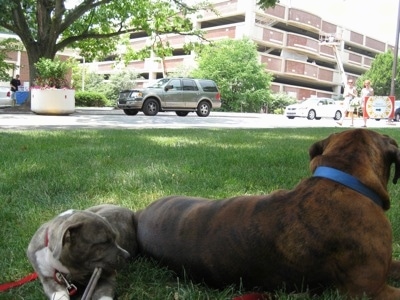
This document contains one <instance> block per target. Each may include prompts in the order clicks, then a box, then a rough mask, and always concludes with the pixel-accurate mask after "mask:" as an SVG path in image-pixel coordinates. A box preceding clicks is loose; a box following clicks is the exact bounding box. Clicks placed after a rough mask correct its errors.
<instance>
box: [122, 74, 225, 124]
mask: <svg viewBox="0 0 400 300" xmlns="http://www.w3.org/2000/svg"><path fill="white" fill-rule="evenodd" d="M117 106H118V108H121V109H123V110H124V112H125V114H127V115H130V116H133V115H136V114H137V113H138V112H139V111H143V113H144V114H145V115H147V116H155V115H156V114H157V113H158V112H159V111H175V113H176V114H177V115H178V116H181V117H184V116H187V115H188V113H189V112H196V113H197V115H198V116H199V117H207V116H208V115H209V114H210V111H211V109H213V108H220V107H221V95H220V93H219V90H218V87H217V85H216V84H215V82H214V81H212V80H209V79H193V78H163V79H160V80H158V81H157V82H156V83H155V84H154V85H152V86H149V87H147V88H145V89H134V90H124V91H121V92H120V94H119V99H118V103H117Z"/></svg>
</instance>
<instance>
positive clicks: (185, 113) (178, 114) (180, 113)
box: [175, 110, 189, 117]
mask: <svg viewBox="0 0 400 300" xmlns="http://www.w3.org/2000/svg"><path fill="white" fill-rule="evenodd" d="M175 113H176V115H177V116H180V117H186V116H187V115H188V114H189V112H188V111H179V110H177V111H176V112H175Z"/></svg>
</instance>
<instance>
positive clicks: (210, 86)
mask: <svg viewBox="0 0 400 300" xmlns="http://www.w3.org/2000/svg"><path fill="white" fill-rule="evenodd" d="M199 83H200V85H201V88H202V89H203V91H205V92H218V88H217V86H216V85H215V82H214V81H212V80H204V79H203V80H199Z"/></svg>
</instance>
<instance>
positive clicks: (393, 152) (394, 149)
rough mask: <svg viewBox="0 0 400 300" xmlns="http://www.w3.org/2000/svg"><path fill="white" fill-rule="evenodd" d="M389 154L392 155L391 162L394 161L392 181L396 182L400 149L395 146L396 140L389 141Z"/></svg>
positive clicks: (399, 162)
mask: <svg viewBox="0 0 400 300" xmlns="http://www.w3.org/2000/svg"><path fill="white" fill-rule="evenodd" d="M389 147H390V154H391V157H392V162H394V166H395V171H394V176H393V183H394V184H396V183H397V180H398V179H399V178H400V150H399V148H398V147H397V144H396V142H394V143H391V145H390V146H389Z"/></svg>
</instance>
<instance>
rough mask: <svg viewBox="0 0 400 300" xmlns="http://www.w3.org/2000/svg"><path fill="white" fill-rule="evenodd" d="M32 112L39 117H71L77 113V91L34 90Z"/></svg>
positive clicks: (32, 92) (32, 91)
mask: <svg viewBox="0 0 400 300" xmlns="http://www.w3.org/2000/svg"><path fill="white" fill-rule="evenodd" d="M31 111H32V112H34V113H35V114H39V115H69V114H72V113H74V112H75V90H69V89H43V90H42V89H32V90H31Z"/></svg>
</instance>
